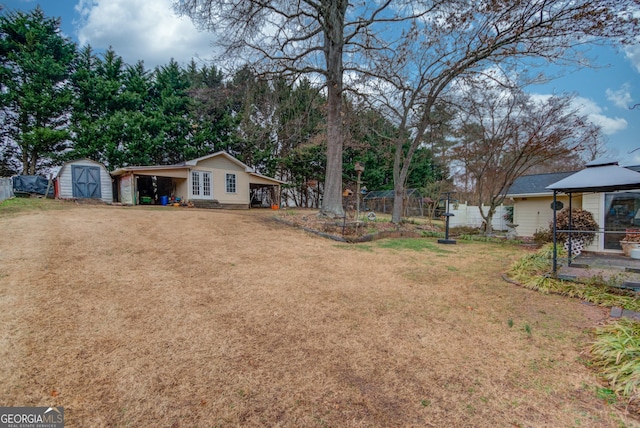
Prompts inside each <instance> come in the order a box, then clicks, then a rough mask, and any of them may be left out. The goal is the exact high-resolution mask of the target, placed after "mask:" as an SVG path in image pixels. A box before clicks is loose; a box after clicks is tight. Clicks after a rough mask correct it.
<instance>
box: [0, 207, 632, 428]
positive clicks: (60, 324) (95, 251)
mask: <svg viewBox="0 0 640 428" xmlns="http://www.w3.org/2000/svg"><path fill="white" fill-rule="evenodd" d="M272 217H273V212H271V211H259V210H252V211H242V212H238V211H233V212H232V211H218V210H199V209H186V208H185V209H181V208H170V207H165V208H160V207H149V208H124V207H97V206H96V207H93V206H77V207H74V206H70V208H68V209H62V210H51V211H41V212H31V213H26V214H10V215H3V216H0V371H1V372H2V373H3V376H2V378H1V379H0V403H2V404H3V405H8V406H31V405H38V406H46V405H59V406H64V407H65V416H66V420H67V426H69V427H92V426H96V427H98V426H136V427H137V426H140V427H142V426H151V425H153V426H175V427H183V426H282V427H284V426H290V427H294V426H295V427H298V426H340V427H361V426H416V427H418V426H420V427H425V426H478V427H482V426H487V427H489V426H491V427H493V426H522V427H527V426H577V425H580V426H599V427H600V426H619V424H620V421H627V422H628V423H631V422H632V420H633V417H634V416H633V415H628V414H625V413H624V410H620V409H619V408H617V407H614V406H612V405H610V404H608V403H606V402H603V401H602V400H600V399H598V397H597V395H596V388H597V387H598V386H599V383H598V379H597V378H596V376H595V375H594V374H593V373H592V372H591V371H590V370H589V369H588V368H587V367H585V365H584V364H583V363H582V362H581V360H582V359H583V356H582V354H581V352H582V351H583V349H584V347H585V344H586V343H588V341H589V339H590V338H589V331H590V328H592V327H593V326H594V321H596V320H595V319H594V318H593V317H592V316H588V315H586V314H585V305H583V304H581V303H580V302H578V301H575V300H571V299H567V298H563V297H560V296H545V295H541V294H537V293H534V292H532V291H529V290H525V289H522V288H520V287H517V286H514V285H513V284H509V283H507V282H505V281H503V280H502V279H501V274H502V272H504V271H505V270H506V268H507V266H508V265H509V263H510V262H511V261H512V260H514V259H515V258H516V257H519V256H520V255H521V254H523V251H525V250H523V249H520V248H517V247H514V246H510V245H497V244H487V243H476V242H459V243H458V244H457V245H453V246H439V245H438V244H436V243H435V239H429V238H422V239H419V240H415V239H414V240H412V242H413V243H415V242H416V241H417V242H418V243H419V245H417V246H416V244H413V243H412V244H411V246H409V245H406V246H403V245H398V241H389V240H380V241H375V242H369V243H363V244H346V243H340V242H335V241H332V240H328V239H322V238H320V237H318V236H316V235H314V234H311V233H307V232H305V231H304V230H302V229H299V228H292V227H289V226H286V225H283V224H282V223H279V222H276V221H274V220H273V218H272ZM400 242H401V243H402V241H400Z"/></svg>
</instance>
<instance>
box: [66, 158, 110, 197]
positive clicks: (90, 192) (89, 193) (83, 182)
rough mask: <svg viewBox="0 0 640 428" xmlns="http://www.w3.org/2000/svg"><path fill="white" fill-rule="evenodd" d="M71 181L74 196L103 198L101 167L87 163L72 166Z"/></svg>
mask: <svg viewBox="0 0 640 428" xmlns="http://www.w3.org/2000/svg"><path fill="white" fill-rule="evenodd" d="M71 181H72V183H73V197H74V198H91V199H100V198H102V191H101V189H100V167H97V166H86V165H72V166H71Z"/></svg>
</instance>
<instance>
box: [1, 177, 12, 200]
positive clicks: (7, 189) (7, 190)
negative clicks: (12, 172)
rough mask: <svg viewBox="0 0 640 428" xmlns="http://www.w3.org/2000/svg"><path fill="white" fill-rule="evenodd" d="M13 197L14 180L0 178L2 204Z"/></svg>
mask: <svg viewBox="0 0 640 428" xmlns="http://www.w3.org/2000/svg"><path fill="white" fill-rule="evenodd" d="M11 197H13V180H12V179H11V178H0V202H1V201H4V200H5V199H9V198H11Z"/></svg>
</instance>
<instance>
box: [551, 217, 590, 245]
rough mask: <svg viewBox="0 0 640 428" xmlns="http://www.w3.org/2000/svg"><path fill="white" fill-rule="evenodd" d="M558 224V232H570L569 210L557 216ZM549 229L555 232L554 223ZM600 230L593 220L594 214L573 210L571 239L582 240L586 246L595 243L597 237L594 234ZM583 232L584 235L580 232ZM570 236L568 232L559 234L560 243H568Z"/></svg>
mask: <svg viewBox="0 0 640 428" xmlns="http://www.w3.org/2000/svg"><path fill="white" fill-rule="evenodd" d="M556 224H557V226H556V227H557V229H558V230H569V209H568V208H565V209H563V210H562V211H560V212H559V213H558V214H557V217H556ZM549 228H550V229H551V230H553V222H552V223H550V224H549ZM598 229H599V226H598V223H597V222H596V221H595V220H594V219H593V214H591V213H590V212H589V211H587V210H583V209H581V208H574V209H572V210H571V239H572V240H573V239H575V240H578V239H580V238H582V240H583V241H584V244H585V245H589V244H591V243H593V240H594V239H595V237H596V235H595V234H594V233H589V232H596V231H597V230H598ZM579 231H583V233H581V232H579ZM568 238H569V234H568V233H567V232H557V239H558V240H559V241H567V239H568Z"/></svg>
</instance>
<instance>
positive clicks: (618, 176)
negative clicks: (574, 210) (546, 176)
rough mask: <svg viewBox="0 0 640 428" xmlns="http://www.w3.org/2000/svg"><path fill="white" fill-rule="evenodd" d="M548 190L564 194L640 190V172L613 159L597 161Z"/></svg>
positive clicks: (554, 184) (548, 187)
mask: <svg viewBox="0 0 640 428" xmlns="http://www.w3.org/2000/svg"><path fill="white" fill-rule="evenodd" d="M547 189H549V190H552V191H556V192H562V193H577V192H613V191H616V190H633V189H640V172H637V171H634V170H633V169H631V168H624V167H621V166H619V165H618V162H617V161H614V160H611V159H597V160H595V161H593V162H590V163H588V164H587V165H586V168H585V169H583V170H581V171H578V172H576V173H575V174H572V175H570V176H568V177H566V178H564V179H562V180H560V181H558V182H556V183H552V184H550V185H549V186H547Z"/></svg>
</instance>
